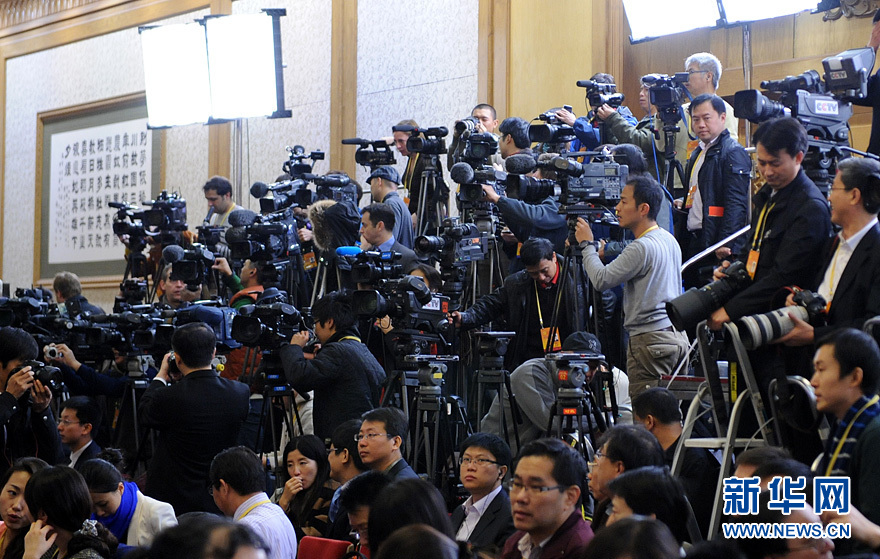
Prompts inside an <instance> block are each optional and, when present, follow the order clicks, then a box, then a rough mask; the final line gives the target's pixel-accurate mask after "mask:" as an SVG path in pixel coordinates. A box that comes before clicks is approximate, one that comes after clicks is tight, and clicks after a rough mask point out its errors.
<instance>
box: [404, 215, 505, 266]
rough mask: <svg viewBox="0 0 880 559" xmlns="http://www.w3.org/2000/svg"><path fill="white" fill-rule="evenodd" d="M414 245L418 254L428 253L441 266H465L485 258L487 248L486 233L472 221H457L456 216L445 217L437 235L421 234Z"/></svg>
mask: <svg viewBox="0 0 880 559" xmlns="http://www.w3.org/2000/svg"><path fill="white" fill-rule="evenodd" d="M414 247H415V249H416V251H417V252H418V253H419V254H426V255H430V256H432V257H433V258H436V259H437V260H439V261H440V262H441V268H445V267H446V266H447V265H449V266H465V265H467V264H470V263H471V262H479V261H481V260H485V259H486V253H487V252H488V250H489V240H488V234H487V233H485V232H483V231H480V230H479V228H478V227H477V225H476V224H474V223H458V218H446V219H444V220H443V223H442V224H441V227H440V234H439V235H434V236H430V235H422V236H420V237H418V238H417V239H416V241H415V244H414Z"/></svg>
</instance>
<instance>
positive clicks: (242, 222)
mask: <svg viewBox="0 0 880 559" xmlns="http://www.w3.org/2000/svg"><path fill="white" fill-rule="evenodd" d="M258 184H262V183H258ZM264 186H265V185H264ZM256 220H257V213H256V212H254V211H251V210H248V209H245V208H239V209H237V210H235V211H233V212H232V213H230V214H229V217H228V218H226V221H227V222H228V223H229V225H231V226H232V227H246V226H248V225H253V224H254V222H255V221H256Z"/></svg>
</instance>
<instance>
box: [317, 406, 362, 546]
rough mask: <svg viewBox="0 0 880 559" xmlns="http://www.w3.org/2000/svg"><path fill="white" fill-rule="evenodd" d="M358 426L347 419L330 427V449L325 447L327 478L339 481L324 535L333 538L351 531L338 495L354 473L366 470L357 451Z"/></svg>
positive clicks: (338, 538) (342, 536)
mask: <svg viewBox="0 0 880 559" xmlns="http://www.w3.org/2000/svg"><path fill="white" fill-rule="evenodd" d="M360 429H361V421H360V420H359V419H349V420H348V421H346V422H345V423H343V424H342V425H340V426H339V427H337V428H336V429H334V430H333V436H332V437H330V450H328V451H327V461H328V462H329V463H330V479H332V480H333V481H335V482H336V483H338V484H339V487H338V488H336V491H334V492H333V498H332V499H331V500H330V512H329V514H328V518H329V519H330V527H329V532H328V533H327V534H326V536H327V537H328V538H330V539H334V540H346V539H348V537H349V535H350V533H351V525H349V523H348V513H347V512H346V511H345V510H344V509H343V508H342V507H341V506H340V504H339V497H340V496H341V495H342V492H343V491H344V490H345V488H346V487H348V482H350V481H351V480H352V479H354V478H355V477H357V476H359V475H360V474H362V473H364V472H366V471H367V467H366V466H365V465H364V463H363V462H362V461H361V455H360V454H359V453H358V448H357V447H358V442H357V440H355V439H356V438H357V434H358V432H359V431H360Z"/></svg>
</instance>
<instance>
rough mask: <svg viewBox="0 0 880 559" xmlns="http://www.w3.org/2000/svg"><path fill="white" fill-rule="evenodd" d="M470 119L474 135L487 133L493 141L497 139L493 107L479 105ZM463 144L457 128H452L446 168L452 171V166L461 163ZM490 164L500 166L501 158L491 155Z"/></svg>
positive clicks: (495, 117) (495, 116)
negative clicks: (472, 122) (492, 137)
mask: <svg viewBox="0 0 880 559" xmlns="http://www.w3.org/2000/svg"><path fill="white" fill-rule="evenodd" d="M471 119H472V120H474V121H475V123H474V130H473V133H474V134H482V133H483V132H489V133H490V134H492V135H493V136H495V139H496V140H497V139H498V135H497V134H495V129H496V128H498V116H497V114H496V113H495V107H493V106H492V105H489V104H488V103H480V104H479V105H477V106H476V107H474V109H473V110H472V111H471ZM459 122H461V121H460V120H457V121H455V124H456V125H458V123H459ZM464 146H465V144H464V142H462V141H461V132H459V130H458V128H457V127H453V129H452V140H451V141H450V142H449V151H448V152H447V154H446V168H447V169H450V170H451V169H452V166H453V165H455V164H456V163H458V162H459V161H461V154H462V152H463V151H464ZM491 161H492V164H493V165H495V164H498V165H500V164H501V156H500V155H498V153H497V152H496V153H494V154H492V159H491Z"/></svg>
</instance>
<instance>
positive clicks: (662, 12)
mask: <svg viewBox="0 0 880 559" xmlns="http://www.w3.org/2000/svg"><path fill="white" fill-rule="evenodd" d="M771 1H775V0H771ZM623 8H624V10H625V11H626V19H627V20H628V21H629V27H630V30H631V31H632V35H630V41H631V42H633V43H636V42H639V41H644V40H647V39H654V38H656V37H662V36H664V35H672V34H675V33H681V32H683V31H690V30H691V29H700V28H703V27H715V26H716V25H717V24H718V20H719V19H720V18H721V14H720V13H719V12H718V3H717V1H716V0H666V1H664V2H660V1H658V0H623Z"/></svg>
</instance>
